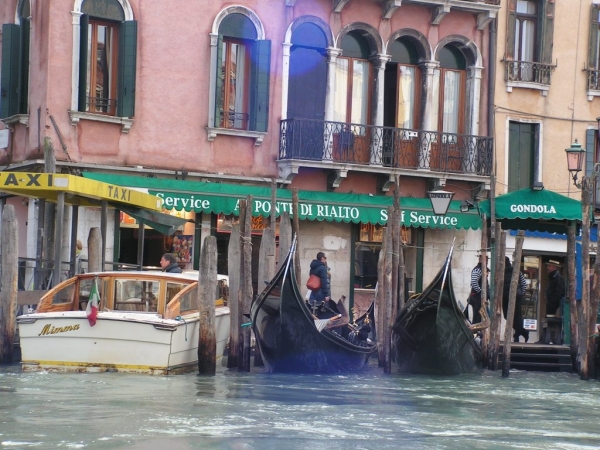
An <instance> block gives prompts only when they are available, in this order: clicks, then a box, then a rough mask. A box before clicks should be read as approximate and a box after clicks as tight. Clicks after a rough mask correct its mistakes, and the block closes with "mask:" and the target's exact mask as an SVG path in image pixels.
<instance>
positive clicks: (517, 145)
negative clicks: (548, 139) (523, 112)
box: [508, 122, 539, 192]
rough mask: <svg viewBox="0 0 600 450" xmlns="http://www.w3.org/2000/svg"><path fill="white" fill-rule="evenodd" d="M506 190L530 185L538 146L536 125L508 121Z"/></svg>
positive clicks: (514, 189)
mask: <svg viewBox="0 0 600 450" xmlns="http://www.w3.org/2000/svg"><path fill="white" fill-rule="evenodd" d="M508 133H509V135H508V191H509V192H512V191H516V190H519V189H523V188H527V187H531V186H532V183H533V180H534V173H533V172H534V170H535V154H534V152H536V151H537V149H538V148H539V147H538V137H537V133H536V126H535V125H533V124H528V123H520V122H510V123H509V128H508Z"/></svg>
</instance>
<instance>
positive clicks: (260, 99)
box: [250, 41, 271, 131]
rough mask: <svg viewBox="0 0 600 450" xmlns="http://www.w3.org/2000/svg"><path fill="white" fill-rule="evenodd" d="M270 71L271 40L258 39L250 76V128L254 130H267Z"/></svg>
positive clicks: (254, 49)
mask: <svg viewBox="0 0 600 450" xmlns="http://www.w3.org/2000/svg"><path fill="white" fill-rule="evenodd" d="M270 72H271V41H256V42H255V44H254V47H253V52H252V67H251V78H250V89H251V91H252V92H251V93H250V129H251V130H253V131H267V125H268V122H269V75H270Z"/></svg>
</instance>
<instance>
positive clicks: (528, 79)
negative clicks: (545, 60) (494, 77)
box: [503, 60, 556, 97]
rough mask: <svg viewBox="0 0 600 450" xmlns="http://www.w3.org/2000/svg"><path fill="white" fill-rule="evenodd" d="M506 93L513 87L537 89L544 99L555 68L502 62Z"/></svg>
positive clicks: (520, 62) (538, 64)
mask: <svg viewBox="0 0 600 450" xmlns="http://www.w3.org/2000/svg"><path fill="white" fill-rule="evenodd" d="M503 62H504V79H505V80H506V90H507V92H512V88H513V87H521V88H528V89H537V90H539V91H542V95H543V96H544V97H545V96H546V95H547V94H548V91H549V90H550V79H551V75H552V72H553V71H554V69H555V68H556V66H554V65H552V64H542V63H539V62H532V61H506V60H505V61H503Z"/></svg>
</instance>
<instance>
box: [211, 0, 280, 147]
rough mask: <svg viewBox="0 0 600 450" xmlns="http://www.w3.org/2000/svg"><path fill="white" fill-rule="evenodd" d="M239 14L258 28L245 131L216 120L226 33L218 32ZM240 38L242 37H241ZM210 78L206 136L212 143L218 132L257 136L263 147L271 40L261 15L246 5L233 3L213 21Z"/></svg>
mask: <svg viewBox="0 0 600 450" xmlns="http://www.w3.org/2000/svg"><path fill="white" fill-rule="evenodd" d="M235 13H239V14H242V15H245V16H246V17H247V18H248V19H249V20H250V21H251V22H252V24H253V26H254V28H255V31H256V38H255V39H254V40H252V42H253V46H252V51H253V52H254V54H255V55H256V61H255V60H254V58H253V59H252V67H251V68H250V78H249V82H250V89H249V90H248V95H249V103H248V104H249V114H250V116H249V126H248V129H246V130H240V129H235V128H221V127H219V126H218V125H220V124H219V123H218V120H217V114H216V110H217V104H218V102H217V98H216V97H217V90H219V89H220V88H219V86H218V83H217V80H218V76H217V75H218V74H217V72H218V70H220V68H219V67H218V66H219V57H220V55H219V53H220V50H219V43H220V42H221V41H222V38H223V35H222V34H220V33H219V31H220V30H219V28H220V26H221V23H222V22H223V20H224V19H225V18H226V17H227V16H228V15H229V14H235ZM238 38H239V37H238ZM210 47H211V54H210V81H209V90H208V91H209V95H208V124H207V126H206V127H205V129H206V132H207V138H208V141H209V142H212V141H214V140H215V139H216V137H217V136H219V135H228V136H238V137H249V138H254V145H255V146H257V147H258V146H260V145H261V144H262V142H263V140H264V138H265V136H266V135H267V129H268V122H269V117H270V113H269V97H270V78H271V76H270V75H271V74H270V72H271V70H270V67H271V41H270V40H267V39H265V30H264V27H263V25H262V23H261V21H260V19H259V18H258V16H257V15H256V14H255V13H254V12H253V11H252V10H250V9H248V8H246V7H245V6H240V5H234V6H229V7H226V8H224V9H222V10H221V11H220V12H219V13H218V14H217V17H216V18H215V20H214V22H213V27H212V32H211V33H210Z"/></svg>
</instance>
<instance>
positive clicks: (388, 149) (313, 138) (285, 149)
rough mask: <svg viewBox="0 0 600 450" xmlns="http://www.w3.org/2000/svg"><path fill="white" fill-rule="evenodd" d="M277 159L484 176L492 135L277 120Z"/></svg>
mask: <svg viewBox="0 0 600 450" xmlns="http://www.w3.org/2000/svg"><path fill="white" fill-rule="evenodd" d="M279 159H281V160H290V159H296V160H298V159H299V160H306V161H333V162H341V163H348V164H360V165H370V164H371V165H381V166H385V167H390V168H405V169H431V170H436V171H440V172H453V173H470V174H477V175H484V176H488V175H490V174H491V171H492V138H491V137H482V136H472V135H464V134H453V133H441V132H437V131H423V130H411V129H404V128H392V127H376V126H372V125H359V124H348V123H341V122H325V121H322V120H310V119H287V120H282V121H281V134H280V147H279Z"/></svg>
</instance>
